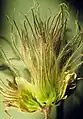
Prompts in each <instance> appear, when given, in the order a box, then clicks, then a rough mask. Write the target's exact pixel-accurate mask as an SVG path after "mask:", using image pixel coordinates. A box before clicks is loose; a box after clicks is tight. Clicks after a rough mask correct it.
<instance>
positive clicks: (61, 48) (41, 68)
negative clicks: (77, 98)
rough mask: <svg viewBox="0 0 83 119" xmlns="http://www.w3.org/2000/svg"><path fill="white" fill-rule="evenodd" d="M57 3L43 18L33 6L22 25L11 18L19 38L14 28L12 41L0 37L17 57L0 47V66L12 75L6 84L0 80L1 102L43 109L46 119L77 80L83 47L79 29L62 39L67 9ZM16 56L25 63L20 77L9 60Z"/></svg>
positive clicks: (34, 109) (27, 108) (28, 108)
mask: <svg viewBox="0 0 83 119" xmlns="http://www.w3.org/2000/svg"><path fill="white" fill-rule="evenodd" d="M59 7H60V10H59V12H58V13H57V14H56V15H55V16H53V17H51V16H50V17H48V19H46V20H45V21H44V20H42V18H41V17H40V14H39V12H38V11H37V12H36V11H35V10H34V9H33V8H32V9H31V12H32V17H33V25H32V23H31V22H30V21H29V19H28V17H27V15H25V20H24V23H23V28H21V29H20V28H19V27H18V25H17V23H16V21H15V20H13V24H14V27H15V28H16V31H17V34H18V36H19V38H18V39H16V37H15V34H14V32H13V37H12V38H11V41H8V40H7V39H5V38H4V37H0V38H3V39H4V40H5V41H7V42H8V44H9V45H10V46H11V48H12V50H13V52H14V54H15V55H16V58H11V59H9V58H8V57H7V55H6V53H5V52H4V50H3V49H2V48H1V47H0V53H1V57H2V61H3V62H4V65H3V68H5V67H6V68H8V69H9V70H10V71H11V73H12V74H13V76H14V80H13V81H10V80H8V79H7V82H8V84H5V83H4V82H3V80H2V79H1V80H0V84H1V85H0V93H1V94H2V95H3V96H4V103H5V104H6V106H7V107H11V106H12V107H16V108H18V109H20V110H21V111H23V112H25V111H26V112H36V111H42V112H44V113H45V119H49V115H50V112H51V107H52V106H54V105H55V106H57V104H58V103H59V102H60V101H61V100H63V99H65V97H67V94H66V95H65V92H66V89H67V86H68V85H70V84H71V85H72V83H71V82H73V83H74V81H76V80H77V74H76V70H77V69H78V67H79V66H80V65H81V64H82V63H83V61H81V60H80V58H81V51H82V50H83V40H82V37H81V34H82V32H81V31H80V30H78V32H77V34H76V35H75V36H74V37H73V38H72V39H70V40H67V39H65V35H66V33H67V29H68V27H67V23H68V19H69V12H68V7H67V5H65V4H64V3H63V4H60V6H59ZM16 40H18V41H19V43H20V48H19V47H18V46H17V44H16V42H17V41H16ZM16 59H18V61H22V62H23V63H24V65H25V67H26V68H25V70H26V71H27V77H22V76H21V75H20V73H19V69H17V68H16V67H15V65H13V62H12V61H13V60H16ZM0 68H2V67H0ZM71 85H70V87H71ZM75 86H76V85H74V86H73V88H75Z"/></svg>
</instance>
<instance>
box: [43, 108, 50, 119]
mask: <svg viewBox="0 0 83 119" xmlns="http://www.w3.org/2000/svg"><path fill="white" fill-rule="evenodd" d="M50 112H51V108H50V107H49V108H46V109H45V110H44V114H45V119H51V118H50Z"/></svg>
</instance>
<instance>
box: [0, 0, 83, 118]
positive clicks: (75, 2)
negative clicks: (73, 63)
mask: <svg viewBox="0 0 83 119" xmlns="http://www.w3.org/2000/svg"><path fill="white" fill-rule="evenodd" d="M35 2H39V4H40V11H41V15H42V18H45V17H48V16H49V15H50V14H55V13H56V11H58V5H59V4H60V3H62V2H65V3H67V4H68V5H69V8H70V13H71V16H70V20H69V26H70V28H72V29H73V33H74V32H75V21H74V20H75V18H78V20H79V21H80V24H82V20H83V15H82V12H83V7H82V5H83V4H82V0H62V1H60V0H35ZM33 5H34V0H11V1H10V0H1V1H0V35H2V36H5V37H6V38H10V36H9V35H10V23H9V21H8V20H7V17H6V16H8V17H9V18H10V19H13V18H14V19H15V20H16V21H17V23H18V24H19V25H20V24H21V23H22V21H23V19H24V16H23V15H24V14H28V11H29V10H30V8H31V7H32V6H33ZM28 16H29V15H28ZM29 17H30V19H31V16H29ZM69 37H70V36H69ZM0 45H2V47H3V48H6V49H7V50H8V45H7V44H6V43H3V41H2V39H1V40H0ZM9 52H11V51H9ZM9 52H8V54H11V53H9ZM81 70H82V69H81ZM81 70H79V71H78V73H79V75H82V71H81ZM0 78H1V79H2V78H3V79H7V78H9V75H8V73H2V72H1V71H0ZM10 78H11V77H10ZM1 100H2V96H0V101H1ZM9 113H10V114H11V116H12V119H44V115H43V114H42V113H32V114H30V113H25V114H24V113H21V112H19V111H18V110H16V109H9ZM51 115H52V119H55V118H56V110H55V108H54V109H53V111H52V114H51ZM59 118H60V119H62V118H63V117H59ZM0 119H9V117H8V115H7V114H6V113H5V112H4V105H3V104H2V103H1V102H0ZM65 119H67V118H65ZM80 119H81V118H80Z"/></svg>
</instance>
